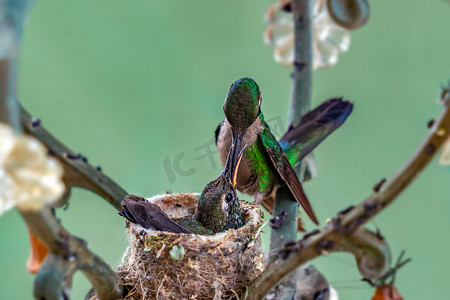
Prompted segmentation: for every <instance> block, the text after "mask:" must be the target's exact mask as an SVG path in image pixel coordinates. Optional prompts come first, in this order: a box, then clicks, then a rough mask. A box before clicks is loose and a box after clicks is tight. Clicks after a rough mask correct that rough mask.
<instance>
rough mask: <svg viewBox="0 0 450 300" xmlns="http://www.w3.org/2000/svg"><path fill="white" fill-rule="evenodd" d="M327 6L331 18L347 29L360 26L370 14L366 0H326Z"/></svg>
mask: <svg viewBox="0 0 450 300" xmlns="http://www.w3.org/2000/svg"><path fill="white" fill-rule="evenodd" d="M327 8H328V12H329V14H330V16H331V18H332V19H333V20H334V21H335V22H336V23H337V24H338V25H340V26H342V27H344V28H346V29H349V30H353V29H358V28H360V27H362V26H363V25H364V24H366V22H367V20H368V19H369V15H370V8H369V3H368V2H367V0H327Z"/></svg>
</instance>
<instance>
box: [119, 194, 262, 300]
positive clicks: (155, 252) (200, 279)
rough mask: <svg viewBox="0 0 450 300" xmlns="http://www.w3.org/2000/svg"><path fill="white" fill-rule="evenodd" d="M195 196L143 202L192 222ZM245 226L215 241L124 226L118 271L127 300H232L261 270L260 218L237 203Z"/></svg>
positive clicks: (251, 207) (162, 197) (254, 208)
mask: <svg viewBox="0 0 450 300" xmlns="http://www.w3.org/2000/svg"><path fill="white" fill-rule="evenodd" d="M198 196H199V194H197V193H185V194H164V195H159V196H155V197H153V198H150V199H147V200H148V201H150V202H152V203H155V204H157V205H159V206H160V207H161V208H162V209H163V210H164V211H165V212H166V213H167V214H168V215H169V217H171V218H177V217H183V216H187V215H189V216H192V215H194V213H195V209H196V207H197V199H198ZM241 209H242V211H243V216H244V226H242V227H241V228H239V229H237V230H234V229H230V230H227V231H226V232H222V233H218V234H215V235H210V236H205V235H196V234H175V233H170V232H161V231H153V230H146V229H144V228H142V227H141V226H139V225H136V224H132V223H129V224H128V229H127V235H128V239H129V242H130V245H129V247H128V249H127V251H126V252H125V255H124V257H126V263H123V264H122V265H121V266H120V267H119V268H118V270H117V273H118V274H119V277H120V283H121V284H123V285H124V286H126V287H127V288H128V290H129V293H128V296H127V297H126V299H237V298H238V295H241V294H242V293H243V292H244V290H245V287H246V286H247V285H248V284H249V283H250V282H251V281H253V280H254V279H255V278H256V277H257V276H258V275H259V274H260V273H261V272H262V271H263V270H264V268H265V266H266V260H265V257H264V254H263V251H262V247H261V236H260V232H261V229H262V226H263V225H262V221H261V217H262V213H261V211H260V210H259V208H258V206H257V205H253V204H249V203H245V202H241Z"/></svg>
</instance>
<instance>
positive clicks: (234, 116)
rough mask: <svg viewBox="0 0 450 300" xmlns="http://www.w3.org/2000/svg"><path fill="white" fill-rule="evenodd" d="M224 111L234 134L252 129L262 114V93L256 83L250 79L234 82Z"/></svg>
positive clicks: (226, 99)
mask: <svg viewBox="0 0 450 300" xmlns="http://www.w3.org/2000/svg"><path fill="white" fill-rule="evenodd" d="M223 111H224V113H225V116H226V118H227V120H228V122H229V123H230V124H231V127H232V129H233V132H236V133H238V132H242V131H244V130H246V129H247V128H248V127H250V125H252V124H253V122H255V120H256V119H257V118H258V116H259V114H260V112H261V92H260V91H259V87H258V85H257V84H256V82H255V81H254V80H253V79H251V78H248V77H246V78H241V79H238V80H236V81H235V82H233V84H232V85H231V87H230V90H229V91H228V95H227V97H226V98H225V104H224V105H223ZM238 151H239V150H238Z"/></svg>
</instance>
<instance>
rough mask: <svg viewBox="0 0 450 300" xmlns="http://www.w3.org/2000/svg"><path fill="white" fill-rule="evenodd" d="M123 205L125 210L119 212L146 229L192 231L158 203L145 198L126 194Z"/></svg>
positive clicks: (176, 231) (178, 231) (175, 231)
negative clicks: (176, 220)
mask: <svg viewBox="0 0 450 300" xmlns="http://www.w3.org/2000/svg"><path fill="white" fill-rule="evenodd" d="M121 205H122V208H123V210H122V211H121V212H119V215H121V216H122V217H124V218H126V219H127V220H128V221H130V222H132V223H136V224H139V225H141V226H142V227H144V228H145V229H153V230H159V231H169V232H173V233H192V231H191V230H190V229H188V228H186V227H183V226H181V225H179V224H177V223H175V222H174V221H172V220H171V219H170V218H169V216H168V215H167V214H166V213H165V212H164V211H163V210H162V209H161V208H160V207H159V206H158V205H156V204H153V203H150V202H148V201H147V200H145V198H142V197H139V196H135V195H126V196H125V199H124V200H123V201H122V203H121Z"/></svg>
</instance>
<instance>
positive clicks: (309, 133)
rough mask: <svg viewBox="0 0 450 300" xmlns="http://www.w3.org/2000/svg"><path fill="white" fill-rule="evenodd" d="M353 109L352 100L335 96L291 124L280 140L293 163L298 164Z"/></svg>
mask: <svg viewBox="0 0 450 300" xmlns="http://www.w3.org/2000/svg"><path fill="white" fill-rule="evenodd" d="M352 110H353V104H352V103H351V102H349V101H345V100H342V98H334V99H330V100H328V101H325V102H324V103H322V104H321V105H319V106H318V107H316V108H315V109H314V110H311V111H310V112H308V113H306V114H305V115H304V116H303V117H302V118H301V119H300V121H299V122H298V123H297V124H295V125H292V124H291V125H290V126H289V128H288V130H287V132H286V133H285V134H284V135H283V136H282V137H281V139H280V141H279V142H280V145H281V147H282V148H283V150H284V152H285V153H286V155H287V156H288V157H289V161H290V162H291V164H293V165H296V164H297V163H298V162H299V161H300V160H301V159H302V158H303V157H305V156H306V155H307V154H308V153H310V152H311V151H312V150H313V149H314V148H316V147H317V146H318V145H319V144H320V143H321V142H322V141H323V140H324V139H325V138H326V137H327V136H329V135H330V134H331V133H333V132H334V131H335V130H336V129H338V128H339V127H340V126H341V125H342V124H343V123H344V122H345V120H346V119H347V117H348V116H349V115H350V113H351V112H352Z"/></svg>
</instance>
